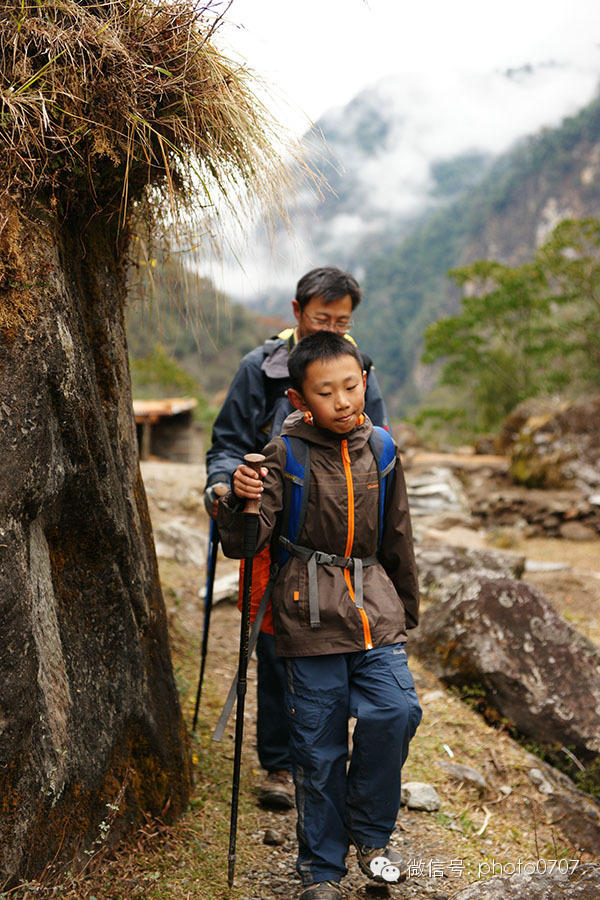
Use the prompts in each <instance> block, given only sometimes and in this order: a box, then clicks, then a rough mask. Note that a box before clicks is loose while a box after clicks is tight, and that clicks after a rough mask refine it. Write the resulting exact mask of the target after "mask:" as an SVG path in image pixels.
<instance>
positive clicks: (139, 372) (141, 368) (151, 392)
mask: <svg viewBox="0 0 600 900" xmlns="http://www.w3.org/2000/svg"><path fill="white" fill-rule="evenodd" d="M131 384H132V388H133V394H134V397H136V398H139V399H140V400H150V399H154V398H156V399H158V398H161V397H181V396H185V397H194V398H195V399H196V400H197V401H198V405H197V406H196V408H195V409H194V418H195V419H197V420H198V421H200V422H202V423H203V424H204V426H205V428H206V429H207V430H208V428H210V426H211V425H212V422H213V420H214V418H215V416H216V414H217V410H216V409H215V408H214V407H212V406H211V405H210V404H209V403H208V401H207V399H206V397H205V396H204V394H203V392H202V390H201V389H200V385H199V384H198V382H197V381H196V380H195V379H194V378H192V376H191V375H188V373H187V372H185V371H184V370H183V369H182V368H181V367H180V366H179V365H178V364H177V362H176V361H175V360H174V359H173V357H171V356H169V354H168V353H167V351H166V350H165V348H164V347H163V346H162V344H158V343H157V344H154V347H153V348H152V351H151V352H150V353H149V354H148V355H147V356H143V357H141V358H139V359H132V360H131Z"/></svg>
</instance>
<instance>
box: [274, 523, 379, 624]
mask: <svg viewBox="0 0 600 900" xmlns="http://www.w3.org/2000/svg"><path fill="white" fill-rule="evenodd" d="M279 542H280V544H281V545H282V547H283V548H284V549H285V550H287V552H288V553H289V554H290V556H295V557H296V559H299V560H301V561H302V562H304V563H306V568H307V572H308V608H309V614H310V627H311V628H318V627H319V626H320V624H321V618H320V615H319V587H318V578H317V566H337V567H338V568H340V569H349V570H350V571H351V572H354V602H355V603H356V606H357V607H358V608H359V609H364V606H363V568H364V567H365V566H374V565H375V564H376V563H377V562H378V559H377V557H376V556H375V555H372V556H365V557H359V556H336V554H335V553H325V552H324V551H323V550H314V549H312V548H311V547H302V546H301V545H300V544H294V543H292V541H289V540H288V539H287V538H285V537H282V536H280V538H279Z"/></svg>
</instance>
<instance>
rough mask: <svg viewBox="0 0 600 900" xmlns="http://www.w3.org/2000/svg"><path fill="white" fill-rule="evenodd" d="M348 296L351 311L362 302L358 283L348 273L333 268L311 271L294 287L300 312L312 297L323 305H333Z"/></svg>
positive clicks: (326, 267) (327, 267) (324, 267)
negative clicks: (323, 303)
mask: <svg viewBox="0 0 600 900" xmlns="http://www.w3.org/2000/svg"><path fill="white" fill-rule="evenodd" d="M348 295H349V296H350V299H351V300H352V309H355V308H356V307H357V306H358V304H359V303H360V301H361V300H362V293H361V290H360V288H359V286H358V282H357V281H356V279H355V278H353V277H352V275H349V274H348V272H342V270H341V269H336V268H335V266H323V267H322V268H320V269H312V270H311V271H310V272H307V273H306V275H303V276H302V278H301V279H300V281H299V282H298V284H297V285H296V300H297V301H298V303H299V304H300V310H303V309H304V307H305V306H306V304H307V303H308V302H309V301H310V300H312V298H313V297H320V298H321V300H323V301H324V302H325V303H333V301H334V300H341V298H342V297H346V296H348Z"/></svg>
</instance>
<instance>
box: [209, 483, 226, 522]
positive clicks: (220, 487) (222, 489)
mask: <svg viewBox="0 0 600 900" xmlns="http://www.w3.org/2000/svg"><path fill="white" fill-rule="evenodd" d="M228 491H229V488H228V487H227V485H226V484H224V483H223V482H222V481H218V482H217V483H216V484H211V486H210V487H207V488H206V490H205V491H204V506H205V508H206V512H207V513H208V514H209V516H210V517H211V519H216V518H217V505H218V503H219V497H224V496H225V494H226V493H227V492H228Z"/></svg>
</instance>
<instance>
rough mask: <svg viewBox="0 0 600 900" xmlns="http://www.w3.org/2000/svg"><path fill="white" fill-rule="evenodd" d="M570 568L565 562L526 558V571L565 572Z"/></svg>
mask: <svg viewBox="0 0 600 900" xmlns="http://www.w3.org/2000/svg"><path fill="white" fill-rule="evenodd" d="M571 568H572V566H571V564H570V563H567V562H546V561H544V560H538V559H526V560H525V571H526V572H565V571H568V570H570V569H571Z"/></svg>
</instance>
